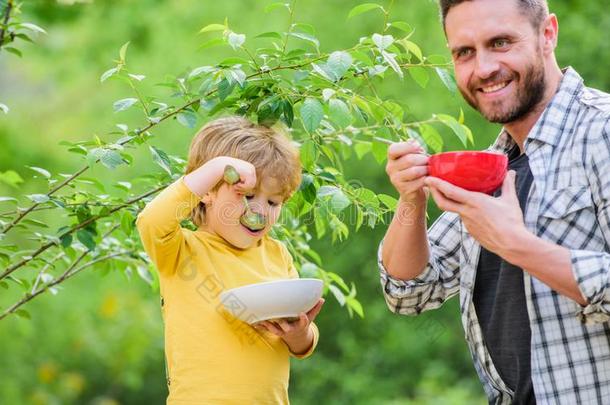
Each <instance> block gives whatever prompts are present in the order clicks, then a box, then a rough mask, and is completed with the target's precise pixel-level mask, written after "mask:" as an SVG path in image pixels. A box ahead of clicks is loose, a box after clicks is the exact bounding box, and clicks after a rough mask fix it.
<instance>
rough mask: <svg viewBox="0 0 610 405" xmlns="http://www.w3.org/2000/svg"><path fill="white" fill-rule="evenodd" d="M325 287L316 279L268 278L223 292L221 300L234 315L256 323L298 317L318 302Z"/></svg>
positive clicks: (250, 322)
mask: <svg viewBox="0 0 610 405" xmlns="http://www.w3.org/2000/svg"><path fill="white" fill-rule="evenodd" d="M323 286H324V283H323V282H322V280H318V279H316V278H296V279H288V280H276V281H268V282H264V283H257V284H250V285H246V286H243V287H237V288H232V289H230V290H227V291H223V292H222V293H221V294H220V301H221V302H222V304H223V305H224V307H225V308H226V310H227V311H228V312H229V313H230V314H231V315H233V316H234V317H236V318H239V319H241V320H242V321H244V322H247V323H249V324H253V323H256V322H260V321H266V320H269V319H277V318H294V317H298V316H299V314H300V313H301V312H307V311H309V310H310V309H311V308H313V307H314V306H315V305H316V303H317V302H318V300H319V299H320V297H321V296H322V287H323Z"/></svg>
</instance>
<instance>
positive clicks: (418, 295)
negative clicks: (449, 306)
mask: <svg viewBox="0 0 610 405" xmlns="http://www.w3.org/2000/svg"><path fill="white" fill-rule="evenodd" d="M460 233H461V220H460V218H459V216H458V215H457V214H454V213H448V212H446V213H443V214H442V215H441V216H440V217H439V218H438V219H437V220H436V222H435V223H434V224H433V225H432V226H431V227H430V229H429V230H428V246H429V251H430V261H429V262H428V264H427V265H426V268H425V269H424V271H423V272H422V273H421V274H420V275H419V276H417V277H415V278H414V279H411V280H400V279H397V278H394V277H392V276H391V275H390V274H389V273H388V271H387V269H386V268H385V266H384V264H383V260H382V255H381V253H382V249H383V241H381V243H380V244H379V250H378V253H377V263H378V266H379V272H380V277H381V286H382V288H383V295H384V298H385V301H386V303H387V305H388V308H389V309H390V310H391V311H392V312H395V313H398V314H402V315H417V314H419V313H420V312H422V311H427V310H430V309H434V308H438V307H440V306H441V305H442V304H443V303H444V302H445V301H446V300H447V299H449V298H451V297H452V296H454V295H455V294H457V293H458V291H459V249H460Z"/></svg>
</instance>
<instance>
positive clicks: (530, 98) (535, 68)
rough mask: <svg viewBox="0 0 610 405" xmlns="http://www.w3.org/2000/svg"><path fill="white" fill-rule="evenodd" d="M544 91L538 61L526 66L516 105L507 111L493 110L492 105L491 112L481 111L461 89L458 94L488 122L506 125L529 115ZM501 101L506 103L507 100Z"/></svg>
mask: <svg viewBox="0 0 610 405" xmlns="http://www.w3.org/2000/svg"><path fill="white" fill-rule="evenodd" d="M496 79H497V77H493V78H491V79H489V80H486V82H497V80H496ZM513 83H514V78H513ZM514 84H516V83H514ZM545 89H546V79H545V76H544V66H543V64H542V61H540V63H539V64H531V65H530V66H528V68H527V70H526V71H525V74H524V75H523V76H522V77H521V86H520V87H518V88H517V94H516V98H517V99H516V103H514V104H513V105H512V106H511V108H509V109H508V110H498V109H494V108H493V104H492V108H491V111H489V112H485V111H482V109H481V108H480V107H479V104H478V103H477V101H476V99H475V98H474V97H471V96H470V95H468V94H465V93H464V91H462V89H460V92H461V93H462V96H463V97H464V100H466V102H467V103H468V104H470V106H471V107H472V108H474V109H475V110H477V111H479V112H480V113H481V114H482V115H483V116H484V117H485V118H486V119H487V120H488V121H490V122H494V123H497V124H508V123H510V122H514V121H517V120H519V119H521V118H523V117H524V116H526V115H527V114H529V113H530V112H531V111H532V110H533V109H534V107H536V105H537V104H538V103H540V101H542V99H543V97H544V91H545ZM477 91H478V90H476V89H474V90H473V93H475V92H477ZM502 101H503V102H506V101H508V100H502Z"/></svg>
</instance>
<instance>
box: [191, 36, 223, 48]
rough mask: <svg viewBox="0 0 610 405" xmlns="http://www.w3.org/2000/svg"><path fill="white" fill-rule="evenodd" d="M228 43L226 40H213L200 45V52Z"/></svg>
mask: <svg viewBox="0 0 610 405" xmlns="http://www.w3.org/2000/svg"><path fill="white" fill-rule="evenodd" d="M225 43H226V42H225V40H224V38H212V39H210V40H209V41H205V42H204V43H203V44H201V45H199V48H197V49H199V50H202V49H208V48H213V47H215V46H219V45H224V44H225Z"/></svg>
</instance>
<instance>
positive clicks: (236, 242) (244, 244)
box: [227, 234, 264, 249]
mask: <svg viewBox="0 0 610 405" xmlns="http://www.w3.org/2000/svg"><path fill="white" fill-rule="evenodd" d="M263 235H264V234H261V235H260V236H258V237H252V236H249V237H246V238H231V239H228V240H227V242H229V243H230V244H231V245H233V246H234V247H236V248H238V249H249V248H252V247H255V246H257V245H258V244H259V243H260V240H261V239H262V237H263Z"/></svg>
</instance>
